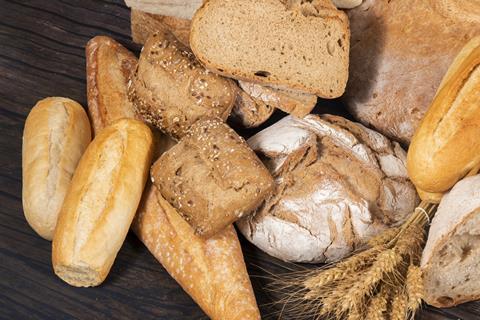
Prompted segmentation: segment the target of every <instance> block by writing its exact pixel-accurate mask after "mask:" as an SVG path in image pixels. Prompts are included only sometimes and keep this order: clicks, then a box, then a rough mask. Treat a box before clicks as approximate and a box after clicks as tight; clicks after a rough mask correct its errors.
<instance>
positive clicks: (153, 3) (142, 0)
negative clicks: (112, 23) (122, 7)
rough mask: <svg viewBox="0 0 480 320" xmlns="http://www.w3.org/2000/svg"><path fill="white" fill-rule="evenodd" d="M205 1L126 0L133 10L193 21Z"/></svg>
mask: <svg viewBox="0 0 480 320" xmlns="http://www.w3.org/2000/svg"><path fill="white" fill-rule="evenodd" d="M202 2H203V0H125V3H126V4H127V6H129V7H130V8H132V10H133V9H134V10H140V11H144V12H148V13H153V14H160V15H164V16H172V17H177V18H181V19H191V18H192V16H193V14H194V13H195V11H196V10H197V9H198V7H200V5H201V4H202Z"/></svg>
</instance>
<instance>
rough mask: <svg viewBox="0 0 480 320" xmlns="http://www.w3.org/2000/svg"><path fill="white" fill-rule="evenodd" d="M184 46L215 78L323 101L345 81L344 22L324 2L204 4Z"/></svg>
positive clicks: (213, 0) (214, 0)
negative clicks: (276, 88) (272, 87)
mask: <svg viewBox="0 0 480 320" xmlns="http://www.w3.org/2000/svg"><path fill="white" fill-rule="evenodd" d="M190 45H191V48H192V50H193V52H194V53H195V55H196V56H197V58H198V59H199V60H200V61H201V62H202V63H203V64H204V65H205V66H206V67H207V68H208V69H210V70H212V71H214V72H217V73H219V74H222V75H226V76H228V77H232V78H235V79H238V80H246V81H251V82H257V83H261V84H267V85H276V86H279V87H281V88H291V89H295V90H299V91H302V92H308V93H312V94H315V95H318V96H320V97H323V98H335V97H339V96H341V95H342V94H343V92H344V89H345V85H346V82H347V78H348V56H349V46H350V32H349V26H348V19H347V17H346V15H345V13H343V12H342V11H339V10H337V9H336V8H335V7H334V6H333V4H332V3H331V2H330V1H329V0H314V1H312V2H304V1H300V0H298V1H286V0H284V1H279V0H260V1H257V0H242V1H239V0H210V1H208V2H206V3H205V4H204V5H203V6H202V7H201V8H200V9H199V10H198V11H197V13H196V14H195V16H194V18H193V20H192V27H191V33H190Z"/></svg>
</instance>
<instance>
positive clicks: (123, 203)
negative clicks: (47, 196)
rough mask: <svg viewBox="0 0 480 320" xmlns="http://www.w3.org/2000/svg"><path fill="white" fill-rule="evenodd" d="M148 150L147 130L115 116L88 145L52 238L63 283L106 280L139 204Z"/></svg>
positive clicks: (85, 284)
mask: <svg viewBox="0 0 480 320" xmlns="http://www.w3.org/2000/svg"><path fill="white" fill-rule="evenodd" d="M152 152H153V136H152V133H151V131H150V129H149V128H148V126H146V125H145V124H143V123H142V122H140V121H138V120H133V119H120V120H118V121H117V122H115V123H113V124H112V125H110V126H108V127H107V128H105V129H103V130H102V132H101V133H100V134H99V135H97V136H96V137H95V139H94V140H93V142H92V143H91V144H90V145H89V146H88V148H87V150H86V151H85V154H84V155H83V156H82V159H81V160H80V163H79V164H78V168H77V169H76V170H75V174H74V176H73V178H72V183H71V186H70V189H69V190H68V193H67V195H66V197H65V201H64V202H63V206H62V209H61V212H60V215H59V219H58V224H57V228H56V230H55V235H54V238H53V245H52V263H53V269H54V270H55V273H56V274H57V275H58V276H59V277H60V278H62V279H63V280H64V281H66V282H67V283H69V284H71V285H73V286H83V287H88V286H96V285H99V284H100V283H102V282H103V280H105V278H106V276H107V274H108V272H109V271H110V268H111V267H112V264H113V262H114V260H115V257H116V255H117V253H118V251H119V250H120V247H121V246H122V244H123V241H124V240H125V237H126V236H127V232H128V230H129V228H130V224H131V223H132V220H133V217H134V215H135V212H136V210H137V207H138V204H139V202H140V198H141V196H142V192H143V188H144V187H145V182H146V181H147V177H148V168H149V165H150V163H151V157H152Z"/></svg>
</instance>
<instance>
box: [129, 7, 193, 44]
mask: <svg viewBox="0 0 480 320" xmlns="http://www.w3.org/2000/svg"><path fill="white" fill-rule="evenodd" d="M130 24H131V29H132V39H133V41H135V42H136V43H139V44H144V43H145V42H146V41H147V39H148V37H149V36H150V35H151V34H153V33H155V32H158V31H160V30H164V29H165V28H167V29H169V30H170V31H171V32H172V33H173V34H174V35H175V37H177V39H178V40H180V42H182V43H183V44H184V45H187V46H188V45H189V37H190V24H191V21H190V20H187V19H181V18H176V17H170V16H162V15H159V14H151V13H147V12H143V11H139V10H134V9H132V14H131V16H130Z"/></svg>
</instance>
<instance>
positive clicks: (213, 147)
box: [151, 118, 273, 238]
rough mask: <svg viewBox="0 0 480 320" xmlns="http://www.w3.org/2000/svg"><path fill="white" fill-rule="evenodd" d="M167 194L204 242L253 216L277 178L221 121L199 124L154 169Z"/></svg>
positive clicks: (208, 120)
mask: <svg viewBox="0 0 480 320" xmlns="http://www.w3.org/2000/svg"><path fill="white" fill-rule="evenodd" d="M151 175H152V180H153V181H154V184H155V185H156V186H157V188H158V189H159V191H160V193H161V194H162V196H163V197H164V198H165V199H166V200H167V201H168V202H169V203H170V204H172V206H173V207H175V208H176V209H177V210H178V211H179V213H180V214H181V215H182V216H183V217H184V218H185V220H186V221H187V222H188V223H189V224H190V225H191V226H192V227H193V229H194V230H195V233H196V234H197V235H201V236H203V237H205V238H208V237H211V236H213V235H215V234H217V233H218V232H219V231H221V230H223V229H225V228H226V227H227V226H229V225H230V224H232V223H233V222H234V221H236V220H238V219H239V218H240V217H242V216H245V215H248V214H250V213H251V212H252V211H253V210H255V209H256V208H257V207H258V206H259V205H260V203H261V202H262V201H263V200H264V199H265V198H266V197H267V196H268V195H270V193H271V191H272V189H273V179H272V177H271V175H270V173H269V172H268V170H267V169H266V168H265V167H264V165H263V164H262V162H261V161H260V160H259V159H258V158H257V156H256V155H255V153H254V152H253V151H252V150H251V149H250V148H249V147H248V145H247V144H246V142H245V141H244V140H243V138H241V137H240V136H239V135H238V134H236V133H235V131H233V130H232V129H231V128H229V127H228V126H227V125H226V124H225V123H223V122H222V121H221V120H220V119H216V118H205V119H201V120H198V121H197V122H196V123H195V124H193V126H192V127H191V128H190V131H189V132H188V134H187V135H186V136H185V137H184V138H183V139H182V140H180V142H179V143H178V144H177V145H175V146H174V147H173V148H171V149H170V150H168V151H167V152H165V153H164V154H163V155H162V156H161V157H160V159H158V160H157V161H156V162H155V164H154V165H153V167H152V174H151Z"/></svg>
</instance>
